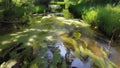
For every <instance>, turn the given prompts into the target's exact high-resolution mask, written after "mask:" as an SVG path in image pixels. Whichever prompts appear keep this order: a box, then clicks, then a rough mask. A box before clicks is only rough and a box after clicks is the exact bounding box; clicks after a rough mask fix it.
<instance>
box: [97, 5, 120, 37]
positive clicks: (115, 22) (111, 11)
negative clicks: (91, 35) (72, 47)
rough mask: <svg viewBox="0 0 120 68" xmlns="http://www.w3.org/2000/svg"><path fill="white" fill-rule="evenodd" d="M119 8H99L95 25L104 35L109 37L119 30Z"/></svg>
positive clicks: (109, 6)
mask: <svg viewBox="0 0 120 68" xmlns="http://www.w3.org/2000/svg"><path fill="white" fill-rule="evenodd" d="M119 8H120V6H116V7H113V6H111V5H107V6H106V7H104V8H103V7H99V11H98V16H97V20H98V21H97V25H98V27H99V29H100V30H101V31H103V32H104V33H105V34H106V35H108V36H111V35H112V34H113V31H114V30H116V29H119V28H120V9H119Z"/></svg>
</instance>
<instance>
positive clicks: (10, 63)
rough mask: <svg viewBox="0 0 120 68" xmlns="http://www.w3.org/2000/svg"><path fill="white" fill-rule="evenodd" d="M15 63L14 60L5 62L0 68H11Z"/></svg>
mask: <svg viewBox="0 0 120 68" xmlns="http://www.w3.org/2000/svg"><path fill="white" fill-rule="evenodd" d="M16 63H17V61H16V60H14V59H13V60H12V59H11V60H9V61H7V62H4V63H2V64H1V65H0V68H11V67H12V66H14V65H15V64H16Z"/></svg>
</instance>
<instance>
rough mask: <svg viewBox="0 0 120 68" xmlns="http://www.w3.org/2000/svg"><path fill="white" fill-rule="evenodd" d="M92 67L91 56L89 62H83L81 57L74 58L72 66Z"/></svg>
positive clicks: (79, 67) (76, 67) (73, 67)
mask: <svg viewBox="0 0 120 68" xmlns="http://www.w3.org/2000/svg"><path fill="white" fill-rule="evenodd" d="M90 67H91V61H90V58H88V62H86V63H83V61H81V60H80V59H79V58H74V59H73V62H72V64H71V68H90Z"/></svg>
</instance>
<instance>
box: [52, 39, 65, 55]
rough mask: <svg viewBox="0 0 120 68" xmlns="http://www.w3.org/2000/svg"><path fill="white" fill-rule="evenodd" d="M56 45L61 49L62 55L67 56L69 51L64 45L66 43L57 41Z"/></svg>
mask: <svg viewBox="0 0 120 68" xmlns="http://www.w3.org/2000/svg"><path fill="white" fill-rule="evenodd" d="M54 46H55V47H57V48H58V49H59V50H60V55H61V56H62V57H65V54H66V52H67V51H66V47H65V46H64V44H63V43H62V42H61V41H57V42H55V44H54Z"/></svg>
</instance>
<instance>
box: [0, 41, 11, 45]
mask: <svg viewBox="0 0 120 68" xmlns="http://www.w3.org/2000/svg"><path fill="white" fill-rule="evenodd" d="M8 43H11V40H9V41H7V40H6V41H2V42H1V44H2V45H5V44H8Z"/></svg>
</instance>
